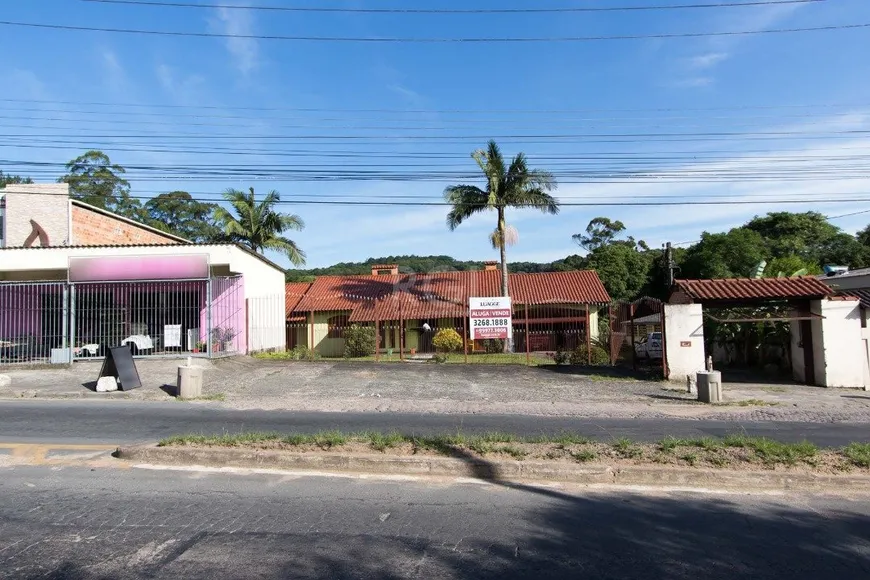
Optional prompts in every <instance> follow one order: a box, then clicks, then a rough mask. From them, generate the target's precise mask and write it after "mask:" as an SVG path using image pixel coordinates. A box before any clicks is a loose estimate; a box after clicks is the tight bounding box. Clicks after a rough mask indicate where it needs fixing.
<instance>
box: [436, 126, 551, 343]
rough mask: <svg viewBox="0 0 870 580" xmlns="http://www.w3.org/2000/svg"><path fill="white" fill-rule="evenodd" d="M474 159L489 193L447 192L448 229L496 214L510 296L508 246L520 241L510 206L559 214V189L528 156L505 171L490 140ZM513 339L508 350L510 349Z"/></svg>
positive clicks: (495, 237) (496, 244) (494, 239)
mask: <svg viewBox="0 0 870 580" xmlns="http://www.w3.org/2000/svg"><path fill="white" fill-rule="evenodd" d="M471 157H472V158H473V159H474V160H475V161H476V162H477V164H478V165H479V166H480V169H481V171H483V175H484V177H485V178H486V190H485V191H484V190H482V189H480V188H479V187H477V186H475V185H451V186H450V187H447V188H446V189H445V190H444V199H445V200H446V201H447V202H448V203H449V204H451V205H452V206H453V208H452V209H451V210H450V212H449V213H448V214H447V227H449V228H450V230H451V231H452V230H455V229H456V228H457V227H459V224H461V223H462V222H463V221H465V220H466V219H468V218H470V217H471V216H473V215H474V214H476V213H478V212H483V211H495V212H496V213H497V214H498V223H497V224H496V227H495V230H494V231H493V232H492V234H490V242H491V243H492V247H493V248H495V249H497V250H498V251H499V254H500V257H501V293H502V296H509V295H510V294H509V292H508V268H507V256H506V254H505V252H506V246H508V245H512V244H513V243H515V242H516V238H517V236H516V230H515V229H514V228H513V227H511V226H508V224H507V223H506V222H505V210H506V209H507V208H509V207H515V208H526V207H531V208H535V209H539V210H541V211H542V212H544V213H549V214H557V213H559V203H558V202H557V201H556V200H555V198H553V196H551V195H550V194H549V193H547V192H548V191H551V190H553V189H555V187H556V181H555V180H554V179H553V176H552V175H551V174H550V173H548V172H546V171H541V170H538V169H529V168H528V167H527V166H526V157H525V155H523V154H522V153H518V154H517V156H516V157H514V159H513V161H512V162H511V164H510V167H507V168H505V163H504V159H503V158H502V155H501V151H500V150H499V148H498V145H497V144H496V142H495V141H490V142H489V145H488V146H487V149H486V150H483V149H479V150H477V151H475V152H474V153H472V154H471ZM510 342H511V340H510V338H509V339H508V340H507V341H506V344H505V347H506V350H508V349H509V348H510V344H509V343H510Z"/></svg>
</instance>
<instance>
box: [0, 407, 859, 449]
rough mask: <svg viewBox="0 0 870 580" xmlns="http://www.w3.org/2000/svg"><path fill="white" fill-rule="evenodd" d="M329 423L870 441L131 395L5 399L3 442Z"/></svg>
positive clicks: (726, 427)
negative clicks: (263, 406) (133, 398)
mask: <svg viewBox="0 0 870 580" xmlns="http://www.w3.org/2000/svg"><path fill="white" fill-rule="evenodd" d="M329 429H341V430H344V431H349V432H358V431H382V432H389V431H400V432H403V433H408V434H431V433H455V432H457V431H462V432H464V433H468V434H472V433H481V432H493V431H500V432H509V433H514V434H517V435H541V434H545V433H553V434H557V433H561V432H565V431H569V432H574V433H578V434H582V435H586V436H589V437H594V438H599V439H611V438H614V437H629V438H631V439H634V440H637V441H658V440H661V439H662V438H664V437H666V436H668V435H673V436H677V437H700V436H721V435H726V434H728V433H735V432H746V433H748V434H751V435H759V436H767V437H771V438H775V439H779V440H782V441H801V440H804V439H806V440H809V441H813V442H814V443H816V444H818V445H823V446H841V445H845V444H848V443H850V442H852V441H868V440H870V426H868V425H867V424H849V423H788V422H779V421H776V422H764V423H762V422H730V421H710V420H702V421H699V420H687V419H665V420H661V419H585V418H571V417H537V416H531V417H529V416H519V415H432V414H429V415H416V414H403V413H312V412H287V411H235V410H229V409H223V408H219V407H216V406H214V405H201V404H191V403H180V402H170V403H150V402H149V403H143V402H129V401H15V400H10V401H0V442H12V443H16V442H17V443H28V442H38V443H45V442H50V443H111V444H130V443H144V442H150V441H156V440H158V439H161V438H163V437H167V436H170V435H178V434H184V433H202V434H222V433H238V432H241V431H278V432H284V433H286V432H297V433H310V432H317V431H324V430H329Z"/></svg>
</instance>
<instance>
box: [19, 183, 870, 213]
mask: <svg viewBox="0 0 870 580" xmlns="http://www.w3.org/2000/svg"><path fill="white" fill-rule="evenodd" d="M7 187H8V186H7ZM154 193H155V194H159V193H158V192H154ZM163 193H166V191H163ZM188 193H190V192H188ZM40 195H58V196H66V194H65V193H42V194H40ZM214 195H218V194H214ZM820 195H821V194H820ZM829 195H843V194H838V193H833V194H829ZM865 195H866V192H865ZM129 199H134V200H140V201H148V200H151V199H153V198H152V197H145V196H141V195H130V196H129ZM191 199H192V200H193V201H198V202H203V203H214V202H219V201H223V198H218V197H215V198H210V199H208V198H201V197H194V196H193V195H191ZM868 202H870V198H866V197H865V198H862V199H842V198H833V199H825V200H815V199H812V200H806V199H794V198H785V199H771V200H757V199H721V200H720V199H716V200H712V199H686V200H680V201H639V200H637V199H631V200H609V201H600V200H596V201H588V202H579V201H567V202H559V205H560V206H562V207H619V206H626V207H670V206H686V205H700V206H728V205H744V204H750V205H777V204H805V203H826V204H827V203H837V204H839V203H868ZM277 203H278V205H330V206H331V205H335V206H379V207H384V206H386V207H389V206H397V207H408V206H420V207H450V206H452V204H450V203H449V202H446V201H396V200H389V201H370V200H368V199H360V200H357V199H354V200H331V199H294V200H283V199H282V200H281V201H279V202H277ZM484 206H485V204H481V207H484ZM542 206H543V204H541V205H540V207H542ZM526 207H528V208H530V209H535V208H537V207H539V205H538V204H532V205H529V206H526Z"/></svg>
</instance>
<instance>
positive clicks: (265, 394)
mask: <svg viewBox="0 0 870 580" xmlns="http://www.w3.org/2000/svg"><path fill="white" fill-rule="evenodd" d="M180 362H181V361H178V360H140V361H137V367H138V369H139V375H140V377H141V378H142V382H143V388H141V389H135V390H133V391H129V392H124V393H106V394H104V393H94V392H93V391H92V390H91V388H88V387H87V386H85V385H89V384H92V382H93V381H95V380H96V378H97V375H98V374H99V364H98V363H78V364H76V365H74V366H73V367H72V368H68V369H67V368H64V369H47V370H15V371H11V372H7V373H6V374H7V375H8V376H9V377H10V378H11V384H10V385H9V386H7V387H4V388H0V397H6V398H9V397H14V398H22V397H23V398H41V397H42V398H45V397H50V398H82V397H99V398H103V399H105V398H131V399H140V400H166V399H169V398H170V394H171V393H172V391H173V388H174V387H172V385H174V383H175V376H176V367H177V366H178V364H180ZM196 364H199V365H202V366H204V367H205V368H206V374H205V382H206V386H205V394H206V395H211V396H212V397H219V398H222V399H223V402H220V403H219V402H211V403H209V404H223V405H226V406H228V407H232V408H236V409H270V410H276V409H286V410H298V411H334V412H372V411H378V412H404V413H408V412H411V413H449V414H455V413H462V414H469V413H487V414H523V415H564V416H583V417H610V418H655V417H684V418H697V419H702V418H729V417H733V418H735V419H738V418H739V419H741V420H756V421H776V420H788V421H809V422H834V421H837V422H840V421H853V422H870V393H866V392H864V391H858V390H852V389H822V388H816V387H805V386H799V385H772V384H745V383H735V384H726V385H725V394H726V397H727V400H728V404H726V405H722V406H712V407H711V406H709V405H704V404H701V403H698V402H696V401H694V400H693V398H692V397H691V396H690V395H688V394H687V393H685V392H684V391H683V389H681V386H680V385H678V384H675V383H665V382H660V381H639V380H631V379H625V378H619V377H609V376H605V375H586V374H577V373H573V372H569V371H568V370H567V369H565V368H564V367H563V368H562V369H560V370H559V371H556V370H555V369H554V367H549V368H548V367H525V366H496V365H482V364H480V365H444V366H442V365H434V364H431V363H430V364H427V363H381V364H377V363H358V362H313V363H310V362H286V361H263V360H256V359H252V358H248V357H237V358H233V359H224V360H216V361H207V360H197V361H196ZM161 387H163V388H161Z"/></svg>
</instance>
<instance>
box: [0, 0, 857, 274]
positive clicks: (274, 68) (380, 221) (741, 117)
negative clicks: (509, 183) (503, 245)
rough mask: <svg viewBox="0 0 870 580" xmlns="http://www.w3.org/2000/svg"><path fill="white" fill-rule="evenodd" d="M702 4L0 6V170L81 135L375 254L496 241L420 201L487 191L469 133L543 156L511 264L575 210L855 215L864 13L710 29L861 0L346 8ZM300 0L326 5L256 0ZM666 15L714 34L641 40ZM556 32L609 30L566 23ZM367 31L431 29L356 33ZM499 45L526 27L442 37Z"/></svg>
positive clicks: (59, 154)
mask: <svg viewBox="0 0 870 580" xmlns="http://www.w3.org/2000/svg"><path fill="white" fill-rule="evenodd" d="M152 1H155V0H152ZM737 1H748V0H737ZM756 1H757V0H756ZM723 2H724V0H715V1H712V2H710V1H708V0H697V1H693V2H689V1H688V0H576V1H573V2H572V1H565V0H549V1H546V2H545V1H543V0H542V1H541V2H539V3H538V2H536V3H527V2H519V1H516V0H513V1H507V0H502V1H495V0H492V1H490V0H469V1H464V2H446V1H445V2H437V3H436V2H434V1H432V0H429V1H426V2H424V1H423V0H420V1H419V2H414V3H410V2H400V1H399V0H393V1H392V2H391V3H390V2H387V1H386V0H383V1H378V2H374V1H370V0H347V1H343V0H331V1H329V2H305V3H303V0H298V1H297V0H287V1H283V2H278V1H277V0H247V1H245V0H178V3H181V4H194V5H197V6H166V5H164V6H154V5H150V6H149V5H137V4H124V3H120V2H118V3H112V2H93V1H85V0H30V1H28V2H14V3H13V2H6V3H4V7H3V8H4V9H3V13H2V16H0V19H2V22H0V74H2V78H3V79H4V89H3V92H2V95H0V127H2V130H0V169H2V170H3V171H4V172H7V173H20V174H22V175H30V176H32V177H33V178H34V180H36V181H54V180H55V179H56V178H57V177H58V176H60V175H62V174H63V173H64V170H63V164H64V163H66V162H67V161H69V160H70V159H72V158H74V157H76V156H77V155H79V154H81V153H83V152H84V151H86V150H88V149H99V150H102V151H104V152H105V153H107V154H108V155H109V156H110V158H111V159H112V161H113V162H114V163H118V164H120V165H122V166H124V167H127V168H128V175H127V176H128V179H129V180H130V182H131V186H132V194H133V195H134V196H140V197H142V198H147V197H150V196H153V195H156V194H159V193H162V192H168V191H174V190H184V191H189V192H191V194H193V195H194V197H196V198H197V199H201V200H208V201H217V200H219V199H220V197H221V193H222V192H223V191H224V190H226V189H227V188H237V189H247V188H248V187H254V188H255V191H256V192H257V193H258V194H263V193H265V192H267V191H269V190H273V189H274V190H276V191H278V192H280V194H281V197H282V201H283V202H284V203H283V205H282V206H281V209H282V211H286V212H290V213H295V214H298V215H299V216H301V217H302V218H303V220H304V221H305V224H306V227H305V229H304V230H303V231H301V232H292V233H291V234H290V237H292V238H293V239H294V240H295V241H296V242H297V243H298V244H299V246H301V247H302V249H303V250H304V251H305V252H306V253H307V256H308V263H307V265H308V266H310V267H322V266H327V265H330V264H333V263H336V262H345V261H362V260H365V259H367V258H369V257H381V256H387V255H399V254H418V255H431V254H447V255H451V256H453V257H455V258H458V259H465V260H487V259H494V258H496V257H497V252H496V251H495V250H493V249H492V248H491V246H490V245H489V240H488V236H489V232H490V231H492V229H493V227H494V226H495V216H494V215H493V214H482V215H480V216H477V217H475V218H473V219H471V220H469V221H468V222H467V223H464V224H462V225H460V226H459V228H458V229H456V230H455V231H453V232H451V231H449V230H448V228H447V226H446V224H445V216H446V213H447V211H448V208H447V207H445V206H444V205H440V204H441V203H442V202H443V198H442V192H443V190H444V188H445V186H447V185H451V184H456V183H469V184H475V185H478V186H484V185H485V184H484V182H483V180H482V179H481V177H480V176H479V171H478V169H477V166H476V164H475V163H474V161H473V160H472V159H471V156H470V154H471V152H472V151H473V150H475V149H477V148H481V147H484V146H485V145H486V142H487V141H488V140H489V139H490V138H493V139H496V140H497V141H498V142H499V144H500V146H501V148H502V151H503V153H504V154H505V156H513V155H515V154H516V153H518V152H523V153H525V155H526V156H527V157H528V161H529V165H530V166H531V167H533V168H539V169H546V170H549V171H551V172H552V173H553V174H554V176H555V177H556V179H557V181H558V182H559V187H558V189H557V190H556V191H555V192H554V195H555V196H556V197H557V198H558V199H559V200H560V201H561V202H562V204H563V205H562V210H561V212H560V213H559V215H557V216H550V215H544V214H541V213H540V212H537V211H535V210H514V211H511V212H509V213H508V222H509V223H510V224H512V225H513V226H514V227H515V228H516V229H517V231H518V232H519V240H518V243H517V244H516V245H515V246H513V247H511V248H510V249H509V250H508V258H509V260H510V261H552V260H556V259H560V258H563V257H565V256H567V255H569V254H574V253H582V250H581V249H580V248H579V247H577V246H576V245H575V244H574V243H573V241H572V238H571V236H572V234H575V233H578V232H581V231H582V230H583V229H585V227H586V224H587V223H588V222H589V220H590V219H592V218H594V217H597V216H606V217H610V218H612V219H619V220H621V221H622V222H623V223H624V224H625V226H626V228H627V233H628V234H630V235H632V236H634V237H635V238H636V239H644V240H645V241H646V242H647V243H648V244H649V245H650V246H652V247H656V246H659V245H661V244H663V243H665V242H667V241H670V242H672V243H676V244H684V245H685V244H687V243H689V242H693V241H695V240H697V239H699V237H700V235H701V233H702V232H703V231H722V230H725V229H728V228H730V227H734V226H737V225H740V224H741V223H743V222H745V221H747V220H748V219H751V218H752V217H753V216H754V215H763V214H764V213H766V212H769V211H778V210H788V211H809V210H813V211H819V212H822V213H823V214H825V215H827V216H831V217H832V223H835V224H836V225H838V226H840V227H842V228H844V229H845V230H846V231H849V232H855V231H857V230H858V229H861V228H863V227H865V226H866V225H867V224H868V223H870V171H868V161H870V74H868V73H870V59H868V58H867V55H868V54H870V27H856V28H835V29H830V30H816V31H802V32H787V33H775V34H739V35H723V34H721V33H725V32H756V31H765V30H783V29H800V28H817V27H840V26H846V25H849V26H851V25H860V24H864V25H868V24H870V2H867V1H866V0H825V1H818V2H789V3H781V4H779V5H775V4H764V5H757V6H739V7H721V6H720V7H715V8H703V9H699V8H694V9H656V10H610V11H598V12H590V11H587V12H555V13H553V12H551V13H488V12H479V13H443V12H442V13H378V12H363V11H361V10H367V9H369V10H370V9H384V8H408V7H412V6H413V7H414V8H418V9H419V8H433V9H439V10H444V9H464V10H467V9H480V10H491V9H512V8H529V7H531V6H534V7H536V8H561V9H571V8H578V7H584V8H596V7H597V8H601V7H609V8H613V7H622V8H628V7H635V8H637V7H649V6H662V5H671V6H672V5H676V4H703V3H709V4H715V3H720V4H721V3H723ZM221 5H222V6H223V7H220V6H221ZM228 5H232V6H234V7H227V6H228ZM241 5H245V6H248V8H245V9H242V8H238V6H241ZM306 6H307V7H313V6H317V7H320V8H322V7H328V8H336V9H341V10H339V11H334V12H306V11H287V10H263V9H261V8H265V7H284V8H287V7H306ZM10 23H12V24H10ZM21 24H39V25H46V24H48V25H61V26H68V27H70V26H71V27H86V28H98V29H115V30H116V31H114V32H112V31H106V30H64V29H58V28H38V27H28V26H21ZM118 29H127V30H129V29H136V30H145V31H161V32H173V33H174V32H184V33H193V34H196V35H199V36H196V35H165V34H160V35H157V34H132V33H123V32H117V30H118ZM675 33H676V34H695V33H715V34H716V35H710V36H688V37H672V38H662V37H661V36H662V35H670V34H675ZM209 35H212V36H209ZM252 36H254V37H260V38H251V37H252ZM269 36H271V37H276V36H279V37H285V38H282V39H276V38H271V39H269V38H262V37H269ZM637 36H641V37H644V38H624V37H637ZM656 36H658V37H656ZM287 37H291V39H288V38H287ZM300 37H305V38H307V40H300ZM578 37H582V38H587V39H588V38H589V37H596V38H600V37H608V39H606V40H584V41H577V40H565V39H572V38H573V39H576V38H578ZM613 37H622V38H619V39H613ZM384 38H392V39H396V38H399V39H406V40H407V39H417V40H419V39H439V40H440V41H439V42H406V41H402V42H381V41H372V40H371V39H384ZM506 38H508V39H510V38H514V39H516V38H526V39H527V38H533V39H537V40H535V41H524V42H494V41H492V40H489V41H482V42H481V41H474V42H456V41H455V40H456V39H506ZM340 39H342V40H340ZM347 39H356V40H353V41H351V40H347ZM360 39H368V40H366V41H360ZM445 39H453V41H449V42H447V41H444V40H445ZM701 201H708V202H709V201H719V202H723V203H722V204H719V205H701V204H699V203H698V202H701ZM784 201H794V202H799V203H783V202H784ZM360 202H379V203H385V204H389V205H377V206H375V205H361V204H360ZM759 202H764V203H759ZM637 203H666V204H668V205H653V206H650V205H631V204H637ZM398 204H403V205H398ZM427 204H428V205H427ZM605 204H606V205H605ZM865 211H866V212H867V213H858V214H857V215H847V216H845V217H836V216H842V215H844V214H852V213H856V212H865ZM268 255H269V257H270V258H273V259H275V260H276V261H278V262H279V263H281V264H282V265H289V262H288V261H287V260H286V258H284V257H282V256H280V255H276V254H268Z"/></svg>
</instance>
